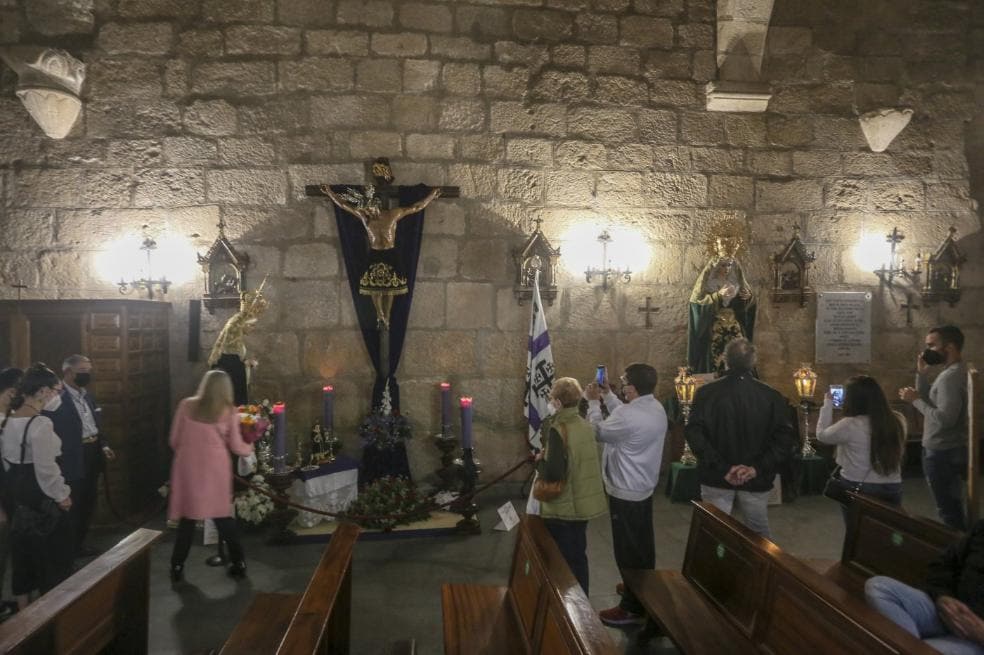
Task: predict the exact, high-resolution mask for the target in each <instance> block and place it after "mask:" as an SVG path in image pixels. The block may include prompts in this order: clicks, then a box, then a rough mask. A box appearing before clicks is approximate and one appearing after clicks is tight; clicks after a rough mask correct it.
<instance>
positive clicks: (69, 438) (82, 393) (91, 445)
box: [44, 355, 116, 557]
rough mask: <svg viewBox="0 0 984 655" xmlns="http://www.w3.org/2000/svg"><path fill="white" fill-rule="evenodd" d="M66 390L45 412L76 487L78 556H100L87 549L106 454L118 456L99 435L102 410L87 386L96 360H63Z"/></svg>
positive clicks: (74, 523) (78, 357) (71, 483)
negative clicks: (53, 405) (59, 443)
mask: <svg viewBox="0 0 984 655" xmlns="http://www.w3.org/2000/svg"><path fill="white" fill-rule="evenodd" d="M62 381H63V382H64V389H63V390H62V393H61V396H60V397H58V400H59V401H60V403H59V405H58V406H57V407H50V406H49V407H45V412H44V415H45V416H47V417H49V418H50V419H51V421H52V423H54V426H55V434H57V435H58V437H59V438H60V439H61V441H62V460H61V467H62V473H63V474H64V476H65V481H66V482H67V483H68V486H69V487H71V489H72V510H71V514H72V516H71V518H72V529H73V532H74V536H75V544H74V547H75V554H76V557H89V556H92V555H96V554H97V553H96V551H94V550H92V549H89V548H85V546H84V543H85V537H86V534H87V533H88V531H89V522H90V521H91V520H92V513H93V511H94V510H95V508H96V500H97V491H98V486H97V485H98V482H99V474H100V473H101V472H102V468H103V464H104V459H103V458H104V457H105V458H106V459H114V458H115V457H116V455H115V454H114V453H113V449H112V448H110V447H109V444H108V443H106V439H105V437H103V436H101V435H100V434H99V414H100V412H101V411H102V410H101V409H100V408H99V407H98V406H97V405H96V401H95V400H93V398H92V395H91V394H90V393H88V392H87V391H86V387H88V386H89V383H90V382H91V381H92V362H90V361H89V358H88V357H85V356H84V355H72V356H70V357H68V358H66V359H65V361H64V362H63V363H62Z"/></svg>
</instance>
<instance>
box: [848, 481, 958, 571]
mask: <svg viewBox="0 0 984 655" xmlns="http://www.w3.org/2000/svg"><path fill="white" fill-rule="evenodd" d="M851 496H852V502H851V506H850V509H849V511H848V519H847V535H846V537H845V538H844V550H843V551H842V553H841V561H840V567H841V569H842V570H843V571H845V572H847V573H848V574H850V575H854V576H857V577H859V578H860V579H862V580H866V579H867V578H870V577H871V576H873V575H887V576H891V577H893V578H895V579H896V580H901V581H902V582H904V583H906V584H908V585H913V586H919V585H921V584H923V583H924V582H925V581H926V572H927V569H928V567H929V563H930V562H932V561H933V560H934V559H936V558H937V557H938V556H939V555H940V554H941V553H942V552H943V550H944V549H946V547H947V546H949V545H951V544H954V543H956V542H957V540H958V539H960V536H961V535H960V533H959V532H957V531H955V530H952V529H950V528H948V527H947V526H945V525H943V524H942V523H937V522H936V521H931V520H929V519H925V518H921V517H917V516H910V515H909V514H907V513H905V512H904V511H902V510H900V509H898V508H896V507H893V506H891V505H887V504H885V503H883V502H881V501H878V500H875V499H874V498H870V497H867V496H859V495H856V494H851Z"/></svg>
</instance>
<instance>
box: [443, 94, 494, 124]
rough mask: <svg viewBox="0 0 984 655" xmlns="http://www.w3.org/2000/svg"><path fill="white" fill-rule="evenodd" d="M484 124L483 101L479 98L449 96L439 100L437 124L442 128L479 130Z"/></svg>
mask: <svg viewBox="0 0 984 655" xmlns="http://www.w3.org/2000/svg"><path fill="white" fill-rule="evenodd" d="M485 125H486V111H485V103H484V102H483V101H481V100H467V99H456V98H450V99H445V100H444V101H443V102H441V107H440V117H439V118H438V126H439V127H440V128H441V129H442V130H464V131H476V130H481V129H483V128H484V127H485Z"/></svg>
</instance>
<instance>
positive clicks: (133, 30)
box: [96, 23, 174, 55]
mask: <svg viewBox="0 0 984 655" xmlns="http://www.w3.org/2000/svg"><path fill="white" fill-rule="evenodd" d="M96 45H97V46H98V47H99V49H100V50H102V51H103V52H106V53H108V54H138V55H166V54H168V53H169V52H171V49H172V48H173V47H174V27H173V26H172V25H171V24H170V23H125V24H124V23H107V24H105V25H103V26H102V27H101V28H100V30H99V38H98V39H97V40H96Z"/></svg>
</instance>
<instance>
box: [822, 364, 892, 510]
mask: <svg viewBox="0 0 984 655" xmlns="http://www.w3.org/2000/svg"><path fill="white" fill-rule="evenodd" d="M833 416H834V406H833V402H832V400H831V397H830V394H829V393H828V394H827V395H826V396H825V397H824V402H823V407H821V408H820V418H819V420H818V421H817V439H818V440H819V441H822V442H823V443H826V444H832V445H836V446H837V457H836V460H837V464H838V465H840V467H841V469H840V477H841V479H843V480H845V481H846V482H847V483H848V484H849V485H852V486H853V485H856V484H857V483H859V482H860V483H861V488H860V492H861V493H862V494H865V495H868V496H874V497H875V498H878V499H879V500H882V501H884V502H886V503H889V504H892V505H901V504H902V455H903V453H904V449H905V423H904V421H903V419H902V418H901V416H900V415H899V414H897V413H895V412H893V411H892V409H891V407H889V405H888V399H887V398H886V397H885V392H884V391H882V388H881V387H880V386H879V385H878V382H877V381H875V379H874V378H873V377H870V376H867V375H855V376H854V377H852V378H850V379H849V380H848V381H847V384H846V385H844V418H842V419H841V420H839V421H837V422H836V423H833ZM845 517H846V513H845Z"/></svg>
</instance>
